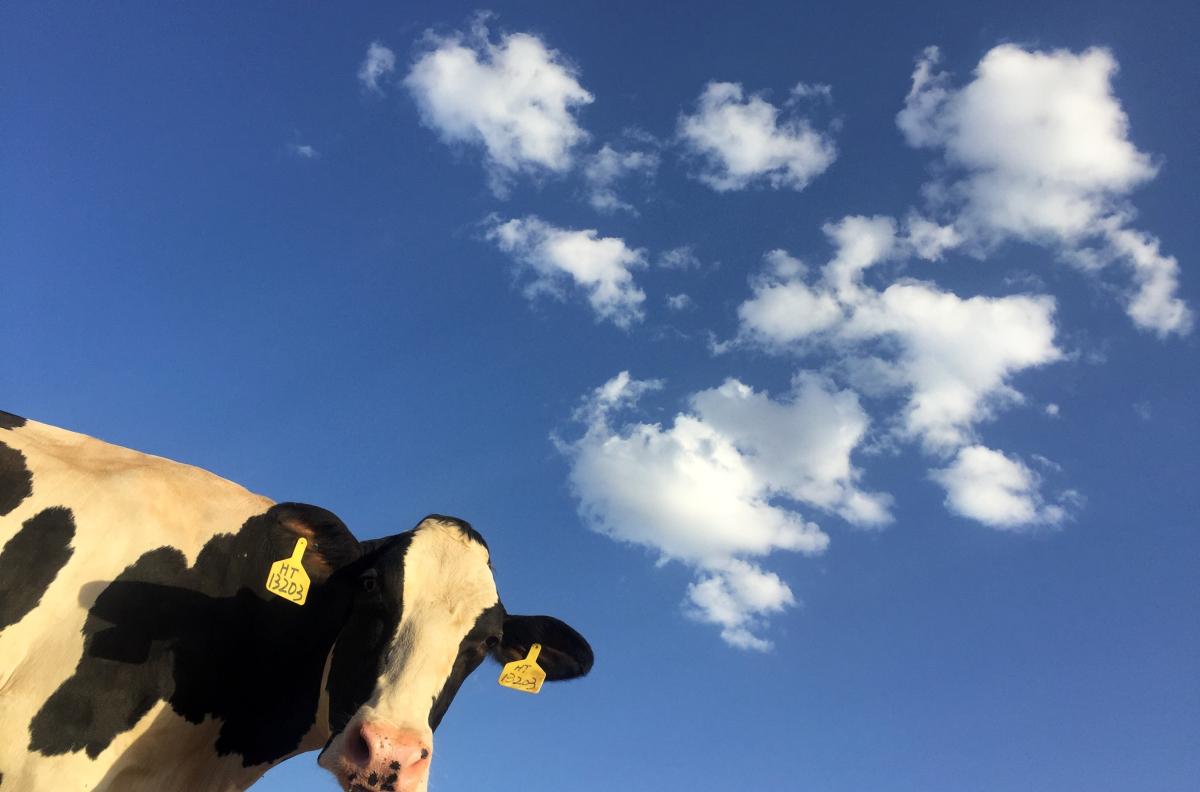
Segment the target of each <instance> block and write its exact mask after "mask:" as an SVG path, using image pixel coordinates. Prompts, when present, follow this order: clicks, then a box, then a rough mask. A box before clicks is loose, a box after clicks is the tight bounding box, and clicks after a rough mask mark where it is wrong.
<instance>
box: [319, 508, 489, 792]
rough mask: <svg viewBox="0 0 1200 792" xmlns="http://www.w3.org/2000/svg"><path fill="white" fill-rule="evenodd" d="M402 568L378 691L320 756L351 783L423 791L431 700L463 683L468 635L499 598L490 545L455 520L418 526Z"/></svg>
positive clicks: (435, 701)
mask: <svg viewBox="0 0 1200 792" xmlns="http://www.w3.org/2000/svg"><path fill="white" fill-rule="evenodd" d="M403 574H404V584H403V599H402V604H403V610H402V613H401V616H400V621H399V624H398V625H397V626H396V629H395V632H394V634H393V636H392V640H391V643H390V646H389V649H388V652H387V654H386V657H387V660H386V662H385V663H384V665H383V667H382V668H381V670H380V674H379V677H378V679H377V680H376V682H375V689H374V691H373V694H372V696H371V698H370V700H369V701H367V702H366V703H365V704H363V705H362V706H361V707H360V708H359V710H358V712H356V713H355V714H354V716H353V717H352V718H351V719H350V721H349V723H348V724H347V726H346V728H345V729H344V730H343V731H342V732H341V733H340V734H338V735H335V736H334V738H333V739H332V740H331V741H330V744H329V745H328V747H327V748H326V750H325V751H323V752H322V754H321V757H320V759H319V760H318V762H319V764H320V765H321V766H322V767H324V768H325V769H327V770H329V771H330V772H332V773H333V774H334V775H335V777H336V778H337V779H338V781H339V783H341V785H342V788H343V789H345V790H348V791H349V790H357V789H372V790H374V789H379V790H397V792H424V791H425V789H426V785H427V783H428V771H429V761H430V759H431V754H432V750H433V728H432V725H431V720H432V718H433V708H434V707H435V706H437V704H438V699H439V697H442V696H453V694H454V692H455V691H456V690H457V688H458V685H459V684H461V682H462V679H458V678H455V677H456V676H463V674H462V673H461V671H460V670H456V669H457V668H458V667H456V660H458V659H459V653H460V650H461V649H462V647H463V643H464V639H465V638H466V637H467V635H468V634H469V633H471V632H472V630H474V629H475V627H476V624H477V622H478V621H479V619H480V617H481V615H482V614H483V613H484V612H485V611H487V610H488V609H490V608H493V607H495V606H496V605H497V604H498V603H499V596H498V594H497V593H496V584H495V580H494V579H493V577H492V571H491V567H490V564H489V560H488V552H487V548H486V547H485V546H484V545H483V544H482V543H480V542H479V541H477V540H476V539H474V538H472V537H471V536H469V535H468V534H467V533H466V532H464V531H463V529H462V528H461V527H459V526H458V525H456V524H455V523H453V522H449V521H443V520H439V519H436V518H429V519H426V520H425V521H423V522H422V523H421V524H420V525H419V526H417V528H416V530H415V532H414V534H413V538H412V540H411V542H410V543H409V545H408V548H407V550H406V552H405V555H404V569H403ZM468 673H469V669H468Z"/></svg>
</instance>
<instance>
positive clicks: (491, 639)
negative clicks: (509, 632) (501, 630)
mask: <svg viewBox="0 0 1200 792" xmlns="http://www.w3.org/2000/svg"><path fill="white" fill-rule="evenodd" d="M498 643H500V639H499V638H497V637H496V636H494V635H489V636H488V637H487V638H486V639H485V640H484V642H483V645H484V646H486V647H487V648H488V649H494V648H495V647H496V644H498Z"/></svg>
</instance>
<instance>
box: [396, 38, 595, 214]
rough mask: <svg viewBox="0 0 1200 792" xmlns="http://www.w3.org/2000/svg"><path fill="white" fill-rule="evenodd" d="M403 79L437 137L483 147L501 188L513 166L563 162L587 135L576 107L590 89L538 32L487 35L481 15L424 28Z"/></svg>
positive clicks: (550, 167)
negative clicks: (465, 24)
mask: <svg viewBox="0 0 1200 792" xmlns="http://www.w3.org/2000/svg"><path fill="white" fill-rule="evenodd" d="M404 84H405V85H406V86H407V87H408V89H409V91H411V92H412V95H413V98H414V99H416V102H417V106H418V108H419V109H420V113H421V120H422V122H423V123H424V124H425V125H426V126H428V127H429V128H430V129H433V130H435V131H436V132H437V133H438V134H439V135H441V137H442V139H443V140H445V141H446V142H447V143H452V144H467V145H476V146H481V147H482V148H483V150H484V156H485V160H486V163H487V166H488V169H489V173H490V176H491V182H492V187H493V189H494V190H495V191H496V192H497V193H500V194H502V193H503V192H504V191H505V190H506V188H507V184H508V183H509V181H510V179H511V178H512V177H513V176H514V175H515V174H518V173H535V174H536V173H545V172H552V173H564V172H566V171H568V170H570V168H571V167H572V166H573V164H574V161H575V152H574V149H575V147H576V146H577V145H578V144H580V143H582V142H583V141H585V140H586V139H587V137H588V136H587V133H586V132H584V130H583V129H582V128H581V127H580V126H579V124H578V123H577V121H576V118H575V112H576V111H577V110H578V109H579V108H581V107H583V106H585V105H588V104H590V103H591V102H592V98H593V97H592V95H591V94H590V93H589V92H588V91H587V90H585V89H584V88H583V86H582V85H580V84H579V81H578V79H577V75H576V71H575V69H574V68H573V67H572V66H571V65H570V64H569V63H568V62H567V61H566V60H565V59H564V58H563V57H562V56H561V55H560V54H559V53H558V52H556V51H555V50H552V49H550V48H548V47H547V46H546V45H545V44H544V43H543V42H542V40H541V39H539V38H538V37H537V36H534V35H531V34H528V33H511V34H507V35H503V36H500V38H499V40H498V41H493V40H492V37H491V34H490V32H489V31H488V29H487V28H486V26H485V25H484V21H483V19H482V18H481V19H480V20H478V21H477V22H476V24H475V25H474V26H473V27H472V28H471V30H470V31H469V32H468V33H466V34H462V33H453V34H450V35H447V36H437V35H433V34H430V35H429V36H428V40H427V42H426V47H425V49H424V51H423V52H421V54H420V56H419V57H418V58H417V60H416V62H415V63H414V64H413V66H412V69H411V70H410V71H409V73H408V76H407V77H405V78H404Z"/></svg>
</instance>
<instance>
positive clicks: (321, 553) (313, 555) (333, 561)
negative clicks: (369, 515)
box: [267, 503, 362, 583]
mask: <svg viewBox="0 0 1200 792" xmlns="http://www.w3.org/2000/svg"><path fill="white" fill-rule="evenodd" d="M267 518H268V521H269V523H270V524H271V532H272V534H273V537H272V538H273V539H274V541H273V542H272V544H277V545H279V548H280V549H281V550H283V554H282V555H280V556H279V557H280V558H285V557H287V555H288V554H289V553H290V552H291V551H292V548H293V547H295V545H296V540H297V539H299V538H300V537H303V538H304V539H306V540H307V541H308V547H307V549H306V550H305V551H304V569H305V571H307V572H308V575H309V577H311V578H312V579H313V582H314V583H323V582H325V580H326V579H328V578H329V576H330V575H332V574H333V573H334V571H336V570H337V569H339V568H341V567H343V566H345V565H346V564H349V563H351V562H353V561H356V560H357V559H358V557H359V556H360V555H362V549H361V548H360V547H359V544H358V540H357V539H355V538H354V534H352V533H350V529H349V528H347V527H346V524H345V523H344V522H342V521H341V520H339V519H338V516H337V515H336V514H334V513H333V512H331V511H328V510H326V509H322V508H321V507H320V506H309V505H308V504H306V503H277V504H275V505H274V506H272V507H271V509H270V510H269V511H268V512H267Z"/></svg>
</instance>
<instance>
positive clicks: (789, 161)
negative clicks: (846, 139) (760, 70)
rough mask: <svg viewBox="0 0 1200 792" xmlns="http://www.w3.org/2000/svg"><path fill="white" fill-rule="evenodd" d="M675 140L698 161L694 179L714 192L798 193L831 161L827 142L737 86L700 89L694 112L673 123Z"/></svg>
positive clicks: (715, 84)
mask: <svg viewBox="0 0 1200 792" xmlns="http://www.w3.org/2000/svg"><path fill="white" fill-rule="evenodd" d="M678 136H679V139H680V140H681V141H682V142H683V144H684V146H685V147H686V148H687V149H688V150H689V151H690V152H691V153H692V154H693V155H695V156H696V157H697V158H698V159H699V160H700V162H701V167H700V170H699V172H698V174H697V176H698V178H699V179H700V180H701V181H702V182H704V183H705V184H707V185H708V186H709V187H712V188H713V189H714V190H718V191H721V192H725V191H728V190H741V189H745V188H746V187H749V186H751V185H752V184H755V183H757V182H766V183H767V184H770V185H771V186H772V187H776V188H780V187H787V188H790V189H793V190H802V189H804V187H805V186H806V185H807V184H808V183H809V182H810V181H812V180H813V179H814V178H815V177H817V176H819V175H820V174H821V173H823V172H824V171H825V170H826V169H827V168H828V167H829V166H830V165H831V164H832V163H833V160H834V159H835V157H836V156H837V149H836V148H835V146H834V144H833V140H832V139H831V138H830V137H829V136H828V135H826V134H823V133H821V132H817V131H816V130H814V129H813V128H812V126H811V125H810V124H809V123H808V121H806V120H805V119H804V118H801V117H799V116H798V115H795V114H794V113H791V114H789V115H788V116H787V117H785V118H780V110H779V108H777V107H775V106H774V105H772V104H771V103H770V102H768V101H766V100H765V99H763V98H762V97H761V96H756V95H751V96H749V97H747V96H746V95H745V93H744V92H743V90H742V86H741V85H740V84H738V83H727V82H712V83H709V84H708V85H707V86H705V88H704V91H703V93H701V94H700V99H699V101H698V103H697V108H696V112H695V113H694V114H692V115H683V116H681V117H680V118H679V126H678Z"/></svg>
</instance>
